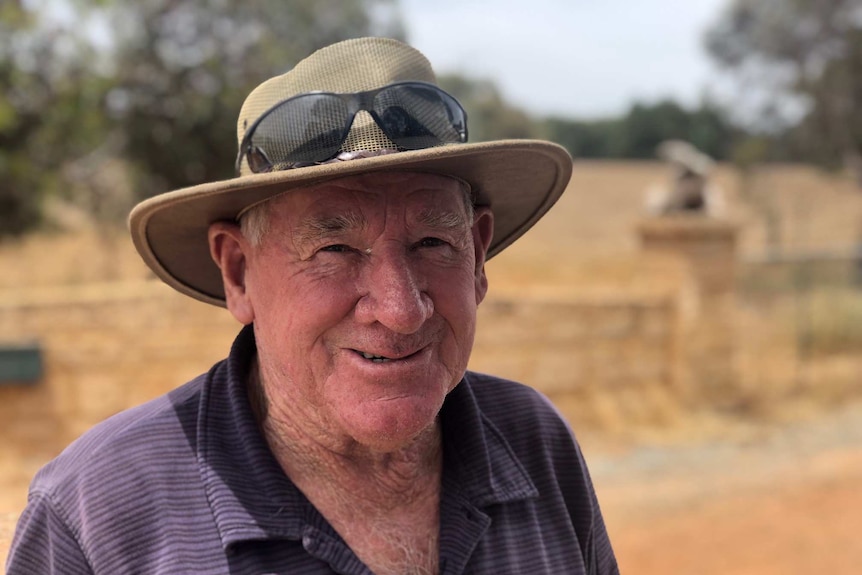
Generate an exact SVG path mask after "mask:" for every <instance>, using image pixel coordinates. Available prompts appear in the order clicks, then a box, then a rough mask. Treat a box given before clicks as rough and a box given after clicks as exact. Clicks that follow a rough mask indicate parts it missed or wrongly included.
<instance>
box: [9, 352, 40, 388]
mask: <svg viewBox="0 0 862 575" xmlns="http://www.w3.org/2000/svg"><path fill="white" fill-rule="evenodd" d="M43 373H44V363H43V361H42V348H41V347H40V346H39V344H12V345H10V344H0V385H28V384H33V383H36V382H38V381H39V380H40V379H42V375H43Z"/></svg>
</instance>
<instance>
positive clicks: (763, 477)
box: [588, 406, 862, 575]
mask: <svg viewBox="0 0 862 575" xmlns="http://www.w3.org/2000/svg"><path fill="white" fill-rule="evenodd" d="M588 458H589V455H588ZM590 459H591V460H592V461H593V464H592V466H593V476H594V481H595V483H596V485H597V489H598V490H599V496H600V498H601V499H602V505H603V509H604V512H605V516H606V519H607V523H608V527H609V531H610V533H611V537H612V540H613V543H614V547H615V549H616V552H617V556H618V558H619V561H620V567H621V569H622V571H623V573H628V574H635V575H653V574H655V575H658V574H667V573H686V574H697V575H719V574H721V575H755V574H757V575H779V574H780V575H796V574H799V575H802V574H810V573H829V574H831V575H857V574H859V573H862V537H860V535H859V533H860V531H862V406H854V407H850V408H846V409H844V410H842V411H840V412H838V413H835V414H830V415H829V416H828V417H826V418H823V419H819V420H817V421H809V422H807V423H797V424H794V425H791V426H787V427H783V428H771V429H763V430H760V431H757V432H755V433H754V434H753V436H752V434H748V437H747V439H745V440H741V439H737V440H734V441H716V442H711V443H707V444H700V445H696V446H695V445H689V446H675V447H662V448H656V447H649V448H638V449H632V450H626V451H625V452H622V453H619V454H616V455H607V454H596V455H595V456H594V457H592V458H590Z"/></svg>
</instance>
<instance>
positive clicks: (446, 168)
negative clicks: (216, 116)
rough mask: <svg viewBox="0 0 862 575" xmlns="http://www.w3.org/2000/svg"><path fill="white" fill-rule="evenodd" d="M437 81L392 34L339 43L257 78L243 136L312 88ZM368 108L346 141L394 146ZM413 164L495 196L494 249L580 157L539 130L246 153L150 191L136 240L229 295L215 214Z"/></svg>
mask: <svg viewBox="0 0 862 575" xmlns="http://www.w3.org/2000/svg"><path fill="white" fill-rule="evenodd" d="M404 81H420V82H429V83H434V84H436V78H435V76H434V72H433V71H432V69H431V65H430V63H429V62H428V60H427V59H426V58H425V56H423V55H422V54H421V53H420V52H418V51H417V50H415V49H414V48H412V47H410V46H408V45H406V44H404V43H402V42H399V41H396V40H392V39H388V38H359V39H354V40H347V41H344V42H339V43H337V44H333V45H331V46H328V47H326V48H323V49H321V50H318V51H317V52H314V53H313V54H312V55H311V56H309V57H308V58H306V59H305V60H303V61H301V62H300V63H299V64H297V65H296V67H294V68H293V69H292V70H290V71H289V72H287V73H285V74H282V75H280V76H276V77H275V78H271V79H270V80H268V81H266V82H264V83H263V84H261V85H260V86H258V87H257V88H256V89H255V90H254V91H253V92H252V93H251V94H250V95H249V96H248V98H247V99H246V101H245V103H244V104H243V106H242V109H241V111H240V115H239V121H238V122H237V140H238V141H239V142H241V141H242V139H243V137H244V136H245V132H246V128H247V127H248V126H251V125H252V124H253V123H254V121H255V120H256V119H257V118H258V117H259V116H260V115H261V114H263V113H264V112H265V111H267V110H269V109H270V108H271V107H272V106H274V105H275V104H277V103H279V102H281V101H283V100H286V99H287V98H290V97H293V96H296V95H298V94H303V93H307V92H313V91H327V92H335V93H351V92H361V91H366V90H372V89H375V88H379V87H382V86H385V85H388V84H391V83H393V82H404ZM395 148H397V146H396V145H395V144H393V143H392V142H391V141H390V140H389V139H388V138H387V137H386V135H385V134H384V133H383V131H382V130H381V129H380V128H379V127H378V126H377V124H376V123H375V122H374V120H373V119H372V118H371V116H370V115H368V114H367V113H363V112H360V113H359V114H357V116H356V118H355V120H354V123H353V125H352V127H351V129H350V134H349V136H348V137H347V139H346V141H345V142H344V144H343V145H342V150H343V151H348V152H350V151H356V150H370V151H372V152H373V151H376V150H381V149H395ZM387 171H388V172H391V171H410V172H427V173H434V174H443V175H450V176H454V177H456V178H460V179H461V180H464V181H466V182H467V183H469V184H470V186H471V188H472V193H473V198H474V201H475V203H476V205H487V206H490V207H491V209H492V211H493V213H494V235H493V239H492V241H491V245H490V248H489V251H488V254H487V257H488V258H491V257H493V256H495V255H496V254H498V253H500V252H501V251H502V250H503V249H505V248H506V247H507V246H509V245H511V244H512V242H514V241H515V240H516V239H518V238H519V237H520V236H521V235H523V234H524V232H526V231H527V230H528V229H530V227H532V226H533V225H534V224H535V223H536V222H537V221H538V220H539V219H540V218H541V217H542V216H543V215H544V214H545V213H546V212H547V211H548V210H549V209H550V208H551V206H552V205H553V204H554V203H555V202H556V201H557V199H558V198H559V197H560V195H561V194H562V193H563V191H564V190H565V189H566V186H567V184H568V182H569V178H570V176H571V172H572V159H571V156H569V154H568V152H566V150H565V149H564V148H562V147H561V146H558V145H557V144H553V143H551V142H545V141H540V140H499V141H493V142H482V143H475V144H469V143H463V144H445V145H440V146H435V147H431V148H425V149H421V150H410V151H399V152H397V153H388V154H385V155H377V156H372V157H365V158H361V159H353V160H347V161H339V162H334V163H324V164H320V165H313V166H309V167H301V168H293V169H285V170H281V171H272V172H268V173H260V174H255V173H251V171H250V169H249V168H248V166H247V165H246V163H245V162H243V164H242V166H241V169H240V175H239V176H238V177H235V178H233V179H229V180H222V181H217V182H210V183H205V184H200V185H197V186H192V187H188V188H183V189H180V190H175V191H172V192H167V193H164V194H160V195H158V196H154V197H152V198H149V199H147V200H144V201H143V202H141V203H140V204H138V205H137V206H135V208H134V209H133V210H132V212H131V215H130V216H129V226H130V228H131V234H132V240H133V241H134V244H135V247H136V248H137V250H138V252H139V253H140V254H141V257H142V258H143V259H144V261H145V262H146V263H147V265H148V266H149V267H150V268H151V269H152V270H153V271H154V272H155V273H156V275H158V276H159V277H160V278H161V279H162V280H163V281H165V282H166V283H167V284H168V285H170V286H172V287H173V288H175V289H177V290H178V291H180V292H182V293H184V294H186V295H189V296H191V297H193V298H195V299H198V300H201V301H203V302H206V303H210V304H214V305H220V306H224V305H225V296H224V289H223V285H222V277H221V274H220V272H219V269H218V266H217V265H216V264H215V262H214V261H213V260H212V258H211V257H210V250H209V243H208V239H207V230H208V228H209V226H210V224H212V223H213V222H216V221H225V220H227V221H236V220H237V218H238V216H239V215H240V214H241V213H242V212H244V211H245V210H246V209H247V208H248V207H250V206H253V205H255V204H259V203H261V202H263V201H266V200H267V199H270V198H272V197H274V196H276V195H278V194H282V193H284V192H288V191H290V190H294V189H298V188H304V187H308V186H311V185H314V184H318V183H321V182H324V181H327V180H333V179H336V178H342V177H346V176H351V175H357V174H366V173H372V172H387Z"/></svg>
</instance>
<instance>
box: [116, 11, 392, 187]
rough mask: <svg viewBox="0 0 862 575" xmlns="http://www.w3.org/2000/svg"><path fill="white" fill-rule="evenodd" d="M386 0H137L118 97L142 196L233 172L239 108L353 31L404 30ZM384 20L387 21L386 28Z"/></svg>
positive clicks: (119, 65)
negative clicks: (383, 10)
mask: <svg viewBox="0 0 862 575" xmlns="http://www.w3.org/2000/svg"><path fill="white" fill-rule="evenodd" d="M387 4H391V2H386V1H384V0H352V1H347V2H346V1H343V0H302V1H297V0H294V1H291V2H284V1H283V0H252V1H246V2H241V3H240V2H232V1H230V0H182V1H178V0H136V1H135V2H124V3H117V4H116V5H114V6H112V7H111V10H110V11H111V14H110V20H111V22H112V23H113V26H112V27H113V29H115V30H117V31H118V45H117V51H116V61H115V63H114V74H115V76H114V77H115V82H116V86H115V87H114V88H113V89H112V91H111V92H110V93H109V94H108V105H109V106H110V108H111V112H112V113H113V115H114V117H115V118H116V119H117V125H118V127H119V129H120V130H121V131H122V133H123V134H125V136H126V154H127V157H128V158H129V159H130V160H132V161H133V162H134V163H135V165H136V166H137V167H138V169H139V170H138V192H139V195H143V196H149V195H153V194H155V193H159V192H163V191H165V190H168V189H171V188H175V187H181V186H187V185H192V184H195V183H199V182H202V181H213V180H217V179H223V178H227V177H230V176H232V175H233V165H234V154H235V148H236V139H235V138H236V116H237V112H238V110H239V108H240V106H241V105H242V101H243V99H244V98H245V96H246V95H247V94H248V93H249V92H250V91H251V89H253V88H254V86H256V85H257V84H259V83H260V82H262V81H264V80H266V79H267V78H270V77H272V76H274V75H276V74H278V73H281V72H284V71H287V70H288V69H290V68H292V67H293V66H294V65H295V64H296V62H298V61H299V60H300V59H301V58H303V57H305V56H306V55H308V54H310V53H311V52H313V51H314V50H316V49H318V48H321V47H323V46H326V45H328V44H331V43H333V42H337V41H339V40H343V39H345V38H350V37H356V36H365V35H369V34H372V33H380V34H384V35H388V36H395V37H398V36H401V35H402V34H403V32H402V31H401V29H400V27H399V24H398V22H397V21H391V22H389V23H380V22H378V21H375V20H374V19H373V18H372V15H373V14H377V13H379V10H377V9H379V8H380V7H384V6H386V5H387ZM381 26H382V28H381Z"/></svg>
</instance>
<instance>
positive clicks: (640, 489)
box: [0, 162, 862, 575]
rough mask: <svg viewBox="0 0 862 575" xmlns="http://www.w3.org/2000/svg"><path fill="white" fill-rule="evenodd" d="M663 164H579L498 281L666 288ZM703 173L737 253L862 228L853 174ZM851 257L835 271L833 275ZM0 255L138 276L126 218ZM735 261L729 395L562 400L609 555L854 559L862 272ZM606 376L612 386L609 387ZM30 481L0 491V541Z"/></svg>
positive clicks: (808, 567) (544, 286)
mask: <svg viewBox="0 0 862 575" xmlns="http://www.w3.org/2000/svg"><path fill="white" fill-rule="evenodd" d="M667 178H668V173H667V172H666V170H665V168H664V167H663V166H662V165H660V164H657V163H651V162H643V163H639V162H629V163H622V162H580V163H578V164H576V169H575V173H574V177H573V180H572V184H571V188H570V190H569V192H568V193H567V194H566V195H565V196H564V197H563V198H562V199H561V201H560V203H559V204H558V205H557V206H556V207H555V208H554V210H552V212H551V213H550V214H549V215H548V216H547V217H546V218H545V219H544V220H542V222H540V223H539V224H538V225H537V226H536V227H535V228H534V229H533V230H532V231H531V232H530V233H529V234H528V235H527V236H525V237H524V238H522V239H521V240H519V241H518V242H517V243H516V244H515V245H513V246H512V247H511V248H509V249H508V250H507V251H506V252H505V253H503V254H501V255H500V256H498V257H497V258H495V259H494V260H492V261H491V262H489V264H488V274H489V278H490V282H491V290H492V292H493V291H495V290H497V291H500V292H504V293H525V294H526V293H534V292H536V293H538V292H547V291H555V292H560V291H565V292H566V293H577V294H580V295H582V296H584V297H590V296H595V297H603V298H607V297H613V296H614V294H623V293H624V294H632V293H643V294H649V293H656V292H662V291H663V290H668V289H671V288H672V287H673V285H674V283H675V282H677V281H679V277H678V276H677V275H675V273H674V268H673V267H672V266H671V267H668V268H667V269H666V270H664V269H663V268H661V264H660V263H655V262H647V261H644V260H643V257H642V254H641V253H640V251H639V244H638V237H637V234H636V233H635V230H636V227H637V225H638V223H639V222H640V221H641V219H642V217H643V203H644V192H645V190H646V188H647V187H648V186H649V185H651V184H655V183H657V182H662V181H664V180H666V179H667ZM715 180H716V183H717V184H718V185H719V186H720V187H721V188H722V190H723V191H724V193H725V196H726V200H727V204H728V210H727V218H728V219H729V220H731V221H733V222H735V223H736V224H737V225H738V226H739V257H740V260H741V261H748V260H756V259H758V258H762V257H764V256H765V255H766V254H767V253H773V254H784V255H790V254H797V255H798V254H801V253H813V252H823V253H827V252H828V253H829V254H832V255H833V256H840V255H842V254H848V253H850V252H851V251H852V250H853V249H854V246H855V245H856V243H857V242H858V240H859V237H860V232H862V191H860V190H858V189H856V188H855V186H854V185H853V183H852V182H851V181H849V180H848V179H846V178H843V177H839V176H826V175H823V174H821V173H818V172H815V171H813V170H810V169H807V168H802V167H798V166H772V167H768V168H762V169H761V170H760V171H759V172H758V173H757V174H756V175H755V176H754V177H753V178H751V180H750V181H747V182H743V181H741V180H740V179H739V177H738V176H737V174H736V172H734V171H733V170H732V169H730V168H729V167H722V168H720V169H719V170H718V173H717V174H716V179H715ZM839 259H840V258H839ZM818 261H819V260H818ZM656 266H658V267H656ZM846 268H847V266H846V265H845V266H844V268H842V270H843V271H842V272H841V273H839V274H838V275H839V276H841V277H842V278H844V279H845V280H846V278H845V277H844V276H846V275H847V273H846ZM0 269H2V270H3V273H2V274H0V298H2V300H3V301H7V302H8V301H12V300H13V299H14V298H16V297H21V294H22V293H24V292H26V293H27V294H28V297H33V295H34V294H37V295H38V297H41V298H44V299H45V300H46V301H48V300H50V299H51V298H58V297H61V294H62V293H64V291H65V290H67V289H68V287H69V286H77V289H79V290H89V291H87V294H88V295H87V296H86V297H93V298H98V297H100V295H99V294H100V293H104V292H105V290H109V289H110V290H116V289H118V288H117V286H120V285H126V286H129V289H132V286H140V285H141V284H140V281H141V280H147V279H148V278H150V275H149V273H148V271H147V270H146V269H145V268H144V266H143V265H142V264H141V263H140V262H139V260H138V258H137V256H136V254H134V251H133V249H132V248H131V246H130V242H129V241H128V240H127V239H126V236H125V233H124V232H116V233H112V232H102V233H101V234H96V233H93V232H78V233H75V234H71V235H70V234H62V235H61V234H54V235H37V236H31V237H27V238H24V239H22V240H19V241H15V242H8V243H6V244H0ZM741 269H742V271H741V272H740V278H739V286H740V291H739V293H738V294H737V312H738V313H737V314H736V316H735V322H736V331H735V333H736V339H737V341H736V344H737V349H738V356H737V358H736V361H737V368H738V374H739V382H738V389H737V392H738V393H737V396H736V397H735V400H734V401H733V402H732V404H731V405H730V406H729V407H728V406H725V407H724V408H723V409H722V410H710V409H698V410H696V411H691V412H689V411H686V410H685V409H684V408H683V407H681V404H673V405H672V406H670V407H669V408H668V410H671V411H672V413H669V414H668V413H665V414H664V417H662V418H660V419H658V420H656V421H659V422H660V423H659V424H652V425H642V424H640V423H639V424H638V425H627V424H626V420H625V419H621V420H619V421H617V423H616V425H614V426H613V427H612V428H611V427H608V426H601V425H595V424H594V422H593V421H592V420H583V421H581V420H578V419H575V418H574V417H573V418H572V419H573V421H572V423H573V426H574V427H575V429H576V431H578V433H579V435H580V437H581V441H582V443H583V445H584V448H585V451H586V453H587V458H588V461H590V462H591V464H592V469H593V474H594V479H595V483H596V486H597V489H598V491H599V496H600V499H601V500H602V503H603V507H604V510H605V514H606V518H607V522H608V528H609V530H610V532H611V535H612V538H613V540H614V543H615V547H616V549H617V554H618V556H619V559H620V563H621V567H622V568H623V571H624V572H625V573H633V574H644V575H650V574H658V573H698V574H706V575H709V574H713V573H714V574H719V573H721V574H730V575H743V574H746V575H748V574H751V575H753V574H760V575H765V574H779V573H780V574H796V573H799V574H801V573H810V572H824V573H833V574H839V575H841V574H847V575H849V574H851V573H858V572H859V565H860V564H862V542H860V541H859V540H858V537H856V535H855V533H856V532H857V531H858V530H859V529H860V528H862V489H859V488H858V485H859V484H860V480H862V407H860V405H862V404H860V401H862V328H860V327H859V326H862V290H857V288H856V287H855V286H854V285H853V284H852V282H850V281H843V280H842V281H833V279H829V281H821V280H822V278H821V277H820V276H819V275H817V273H815V272H813V271H811V270H812V269H814V268H810V269H809V268H802V269H803V271H806V270H807V271H806V273H805V274H803V275H800V273H799V269H797V268H794V269H793V270H792V273H777V274H772V273H771V272H769V273H760V272H757V273H750V270H761V271H763V270H764V269H765V268H763V267H762V266H761V267H757V266H748V267H746V266H743V267H742V268H741ZM817 269H818V270H819V269H820V268H817ZM745 270H749V271H745ZM815 271H816V270H815ZM665 272H666V273H665ZM809 272H810V273H809ZM841 274H844V275H841ZM829 278H832V276H829ZM827 279H828V278H827ZM117 282H123V283H117ZM100 290H102V291H100ZM215 311H216V313H219V312H218V311H217V310H215ZM129 313H134V310H129ZM854 318H858V319H859V323H858V324H856V323H855V322H854V321H853V319H854ZM479 329H480V330H481V325H480V328H479ZM14 335H15V334H11V333H0V340H2V339H10V338H12V337H14ZM476 359H477V361H481V359H482V358H476ZM206 367H207V366H205V365H201V366H200V369H201V370H203V369H205V368H206ZM503 375H505V374H503ZM606 393H607V395H608V396H607V398H606V399H607V403H608V404H612V403H613V395H612V394H613V393H614V391H613V390H608V391H607V392H606ZM674 410H675V411H674ZM32 464H33V462H30V463H29V465H32ZM25 489H26V486H24V485H21V486H20V488H19V489H17V490H16V491H15V493H4V494H0V495H2V496H0V559H2V558H3V556H4V555H5V549H6V545H8V541H9V537H10V536H11V523H12V521H14V518H15V517H16V516H17V513H18V512H19V511H20V506H21V505H22V504H23V495H24V491H25Z"/></svg>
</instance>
